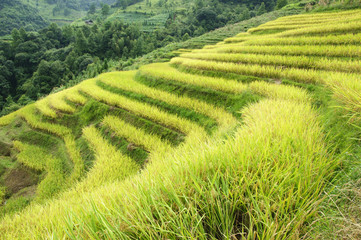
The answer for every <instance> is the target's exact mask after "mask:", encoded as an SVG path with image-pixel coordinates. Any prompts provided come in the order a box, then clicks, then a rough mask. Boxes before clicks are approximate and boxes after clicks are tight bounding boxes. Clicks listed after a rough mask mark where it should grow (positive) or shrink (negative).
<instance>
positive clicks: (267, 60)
mask: <svg viewBox="0 0 361 240" xmlns="http://www.w3.org/2000/svg"><path fill="white" fill-rule="evenodd" d="M180 57H183V58H191V59H201V60H212V61H221V62H234V63H245V64H260V65H275V66H281V67H295V68H306V69H318V70H327V71H340V72H351V73H352V72H361V61H357V60H355V61H351V60H349V61H345V60H338V59H328V58H320V57H308V56H284V55H263V54H241V53H240V54H230V53H190V54H182V55H181V56H180Z"/></svg>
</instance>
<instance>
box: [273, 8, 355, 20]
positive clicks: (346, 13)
mask: <svg viewBox="0 0 361 240" xmlns="http://www.w3.org/2000/svg"><path fill="white" fill-rule="evenodd" d="M357 14H358V15H359V14H361V11H360V9H355V10H349V11H342V12H328V13H312V14H309V13H307V14H298V15H291V16H285V17H280V18H278V19H277V20H275V21H300V20H301V21H303V20H305V19H307V20H317V19H324V18H334V17H346V16H353V15H357Z"/></svg>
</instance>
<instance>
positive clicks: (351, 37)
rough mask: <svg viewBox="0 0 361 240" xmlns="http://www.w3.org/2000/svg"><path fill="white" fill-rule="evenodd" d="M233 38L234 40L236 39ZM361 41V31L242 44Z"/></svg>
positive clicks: (307, 43) (348, 42)
mask: <svg viewBox="0 0 361 240" xmlns="http://www.w3.org/2000/svg"><path fill="white" fill-rule="evenodd" d="M236 40H237V38H235V40H234V41H236ZM360 42H361V33H358V34H352V33H351V34H342V35H331V36H313V37H303V36H301V37H289V38H281V37H278V38H277V37H273V38H264V39H258V38H254V39H250V40H248V41H246V42H244V43H242V45H258V46H268V45H302V46H303V45H347V44H349V45H357V44H359V43H360Z"/></svg>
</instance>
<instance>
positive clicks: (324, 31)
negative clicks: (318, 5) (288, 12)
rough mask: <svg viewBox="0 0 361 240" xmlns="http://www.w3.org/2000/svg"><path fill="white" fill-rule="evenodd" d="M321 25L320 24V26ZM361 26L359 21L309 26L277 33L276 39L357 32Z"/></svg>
mask: <svg viewBox="0 0 361 240" xmlns="http://www.w3.org/2000/svg"><path fill="white" fill-rule="evenodd" d="M321 25H322V24H321ZM360 30H361V25H360V22H359V21H356V22H352V23H347V22H346V23H330V24H325V25H322V26H310V27H305V28H300V29H293V30H289V31H285V32H281V33H278V34H277V36H278V37H290V36H299V35H316V34H317V35H329V34H336V33H337V34H340V33H349V32H359V31H360Z"/></svg>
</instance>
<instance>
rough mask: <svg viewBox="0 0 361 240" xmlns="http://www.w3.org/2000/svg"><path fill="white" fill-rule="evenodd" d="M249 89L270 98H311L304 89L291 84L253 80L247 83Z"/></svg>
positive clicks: (298, 100) (300, 100) (299, 99)
mask: <svg viewBox="0 0 361 240" xmlns="http://www.w3.org/2000/svg"><path fill="white" fill-rule="evenodd" d="M249 89H250V90H251V91H253V92H255V93H258V94H260V95H263V96H265V97H267V98H270V99H284V100H292V101H297V102H309V101H310V100H311V98H310V96H309V94H308V93H307V91H306V90H304V89H300V88H296V87H293V86H286V85H277V84H273V83H267V82H260V81H254V82H251V83H250V84H249Z"/></svg>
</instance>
